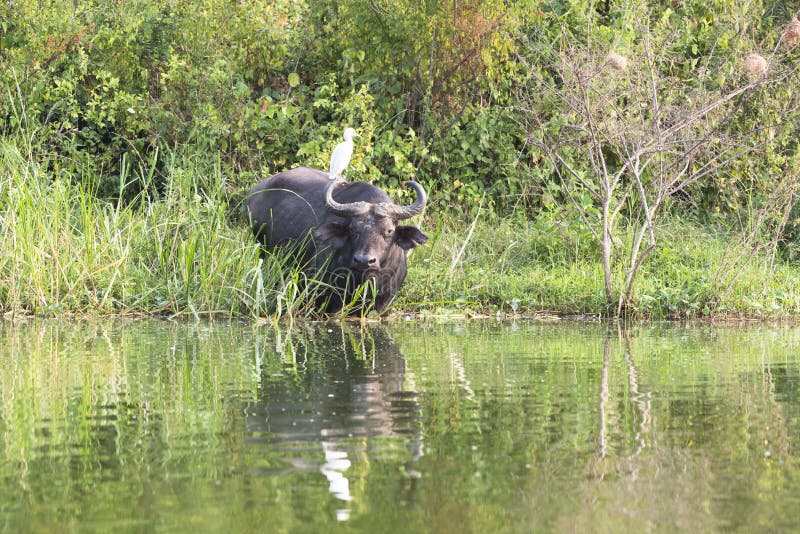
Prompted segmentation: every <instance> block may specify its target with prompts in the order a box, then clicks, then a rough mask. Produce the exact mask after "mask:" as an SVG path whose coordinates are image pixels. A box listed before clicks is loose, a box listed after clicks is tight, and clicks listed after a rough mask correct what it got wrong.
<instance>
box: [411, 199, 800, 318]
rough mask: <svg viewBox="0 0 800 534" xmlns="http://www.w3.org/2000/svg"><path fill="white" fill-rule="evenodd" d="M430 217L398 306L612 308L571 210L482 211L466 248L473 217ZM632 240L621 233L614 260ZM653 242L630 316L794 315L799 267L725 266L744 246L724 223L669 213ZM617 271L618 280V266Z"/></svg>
mask: <svg viewBox="0 0 800 534" xmlns="http://www.w3.org/2000/svg"><path fill="white" fill-rule="evenodd" d="M436 224H437V226H436V228H435V229H434V230H433V231H432V232H431V234H432V239H431V241H430V242H429V243H428V245H426V246H425V247H421V248H420V249H417V250H415V253H414V257H413V260H412V261H411V262H410V266H409V275H408V278H407V281H406V286H405V287H404V289H403V292H402V295H401V298H399V299H398V300H397V301H396V307H398V308H400V309H412V310H415V311H419V312H421V313H423V314H433V315H440V314H461V315H463V314H466V315H471V314H498V313H499V314H536V313H542V312H546V313H557V314H569V315H574V314H588V315H596V316H609V315H612V314H613V313H614V311H615V310H613V309H611V310H609V309H607V306H606V302H605V296H604V292H603V270H602V265H601V262H600V253H599V249H598V246H597V243H596V241H595V240H593V238H592V236H591V235H590V234H589V233H588V232H587V231H586V230H585V228H584V227H583V226H582V224H581V223H580V221H579V220H578V219H577V218H575V219H572V218H570V217H569V216H567V215H566V214H564V213H562V212H553V213H543V214H541V215H540V216H538V217H537V218H536V219H534V220H522V219H505V220H499V219H487V220H484V221H480V222H479V223H478V224H477V225H476V227H475V231H474V232H473V234H472V236H471V238H470V242H469V243H467V246H466V247H464V240H465V237H466V235H467V233H468V226H469V221H463V220H460V219H459V218H458V216H456V217H453V216H448V215H440V216H439V217H438V221H437V223H436ZM629 238H630V236H625V235H622V243H623V245H622V246H620V248H619V250H617V251H616V255H615V257H616V259H617V260H618V259H620V258H621V257H623V255H624V254H626V252H627V251H626V249H625V245H624V243H629V242H630V239H629ZM658 243H659V245H658V247H657V248H656V250H655V251H654V253H653V255H652V256H651V258H650V260H649V261H648V262H647V263H646V264H645V267H644V269H643V272H642V276H641V279H640V280H639V283H638V284H637V286H636V291H635V303H634V306H633V307H632V310H631V312H632V315H633V318H648V319H663V318H692V317H706V316H714V315H726V316H730V315H735V316H739V315H742V316H748V317H777V316H786V315H798V314H800V266H798V265H796V264H793V263H790V262H788V261H785V260H782V259H781V258H780V257H773V256H770V255H767V254H764V253H757V254H754V255H753V257H752V258H751V259H750V261H748V262H742V261H740V262H739V263H740V264H741V270H740V271H739V270H737V272H736V273H734V272H731V270H730V269H729V266H730V265H731V257H733V256H736V255H742V254H744V253H746V252H747V251H746V250H744V249H743V248H742V247H741V244H740V243H739V242H738V241H737V237H736V235H734V234H733V233H731V232H730V231H729V230H726V229H724V228H722V227H716V226H714V225H711V226H709V227H706V226H704V225H700V224H698V223H694V222H691V221H687V220H683V219H678V218H674V219H671V220H669V221H665V222H664V223H663V224H662V225H661V227H660V233H659V235H658ZM462 249H463V253H462ZM454 260H457V261H454ZM618 264H619V263H618ZM616 277H617V278H616V280H615V284H616V287H619V286H620V285H621V282H622V279H623V277H624V272H623V271H622V269H621V268H620V269H618V270H617V272H616ZM729 284H730V290H727V288H728V285H729ZM726 290H727V291H726Z"/></svg>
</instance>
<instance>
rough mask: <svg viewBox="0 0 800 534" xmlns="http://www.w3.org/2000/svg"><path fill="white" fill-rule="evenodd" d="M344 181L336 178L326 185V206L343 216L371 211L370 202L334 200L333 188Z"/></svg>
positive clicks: (352, 215)
mask: <svg viewBox="0 0 800 534" xmlns="http://www.w3.org/2000/svg"><path fill="white" fill-rule="evenodd" d="M340 183H344V182H342V181H340V180H335V181H333V182H331V183H329V184H328V185H326V186H325V206H326V207H327V208H328V209H329V210H330V211H331V212H333V213H335V214H336V215H339V216H341V217H354V216H356V215H361V214H363V213H366V212H368V211H369V209H370V206H372V204H370V203H369V202H348V203H347V204H339V203H338V202H336V201H335V200H333V188H334V186H335V185H337V184H340Z"/></svg>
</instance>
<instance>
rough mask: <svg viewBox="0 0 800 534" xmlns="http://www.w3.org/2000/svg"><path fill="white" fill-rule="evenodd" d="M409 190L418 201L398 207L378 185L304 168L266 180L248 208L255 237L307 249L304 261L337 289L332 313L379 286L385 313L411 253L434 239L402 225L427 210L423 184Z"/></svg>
mask: <svg viewBox="0 0 800 534" xmlns="http://www.w3.org/2000/svg"><path fill="white" fill-rule="evenodd" d="M406 184H407V185H410V186H412V187H413V188H414V189H415V190H416V192H417V198H416V199H415V200H414V202H413V203H412V204H410V205H408V206H398V205H397V204H395V203H393V202H392V200H391V199H390V198H389V196H388V195H387V194H386V193H385V192H383V191H381V190H380V189H378V188H377V187H375V186H374V185H371V184H368V183H364V182H343V181H341V180H330V179H328V175H327V174H326V173H324V172H322V171H318V170H316V169H310V168H308V167H299V168H297V169H292V170H290V171H285V172H281V173H279V174H276V175H274V176H270V177H269V178H267V179H266V180H264V181H262V182H260V183H259V184H258V185H256V186H255V187H253V188H252V189H251V190H250V191H249V192H248V194H247V199H246V200H245V205H246V209H247V214H248V215H249V218H250V223H251V225H252V229H253V233H254V234H255V236H256V239H258V240H259V242H261V244H262V245H263V246H264V247H265V248H266V249H268V250H271V249H273V248H275V247H277V246H279V245H281V244H287V243H288V244H291V243H295V244H300V246H301V247H303V249H302V260H303V261H304V262H306V264H307V265H308V266H309V267H310V268H311V269H312V271H313V272H314V273H315V274H316V277H317V278H318V279H320V280H322V281H323V282H325V283H326V284H328V285H329V286H330V287H331V288H332V291H329V292H323V295H322V296H321V297H320V299H319V302H318V304H319V305H320V306H321V307H322V308H323V310H324V311H326V312H336V311H339V310H340V309H341V308H342V307H343V306H344V305H345V304H347V303H349V302H350V301H351V300H352V299H353V296H354V295H355V293H356V290H357V289H358V287H359V286H360V285H361V284H363V283H364V282H366V281H368V280H372V281H373V283H374V289H375V293H374V302H373V303H372V306H373V307H374V309H375V310H376V311H377V312H378V313H381V312H383V311H384V310H385V309H386V307H387V306H388V305H389V303H390V302H391V301H392V299H393V298H394V296H395V294H396V293H397V291H398V290H399V289H400V286H401V285H402V283H403V280H404V279H405V277H406V253H407V251H409V250H411V249H412V248H414V247H415V246H417V245H421V244H423V243H425V242H426V241H427V240H428V236H426V235H425V234H423V233H422V232H420V231H419V229H418V228H416V227H414V226H401V225H398V222H399V221H402V220H403V219H408V218H410V217H413V216H414V215H417V214H418V213H420V212H422V209H423V208H424V207H425V202H426V198H427V197H426V195H425V190H424V189H423V188H422V186H421V185H419V184H418V183H417V182H414V181H408V182H406ZM364 311H367V310H361V309H359V308H357V307H356V308H354V309H353V312H354V313H358V312H362V313H363V312H364Z"/></svg>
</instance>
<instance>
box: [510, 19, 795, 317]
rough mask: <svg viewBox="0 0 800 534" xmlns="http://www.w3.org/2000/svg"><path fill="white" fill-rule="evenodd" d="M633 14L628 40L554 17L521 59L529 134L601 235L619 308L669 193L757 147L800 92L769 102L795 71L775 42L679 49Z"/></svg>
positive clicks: (652, 243)
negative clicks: (762, 46)
mask: <svg viewBox="0 0 800 534" xmlns="http://www.w3.org/2000/svg"><path fill="white" fill-rule="evenodd" d="M634 9H635V8H634ZM635 18H636V19H637V21H638V22H637V23H636V24H637V25H636V26H635V28H636V29H635V31H634V32H633V35H632V38H631V39H629V42H628V43H627V44H622V43H619V42H618V43H616V46H615V45H609V44H605V43H601V42H597V41H593V40H592V38H591V34H592V31H591V28H590V30H589V35H590V37H589V38H586V37H584V39H583V42H579V38H576V37H575V36H574V35H573V34H572V33H571V31H570V29H569V28H568V27H567V26H566V25H564V24H563V23H562V25H561V27H560V29H559V31H560V36H559V38H558V39H556V44H555V45H553V44H552V43H551V41H548V40H547V39H544V38H534V39H531V40H530V41H529V43H528V49H527V54H525V55H524V57H522V61H523V62H524V64H525V65H526V66H527V69H528V73H529V80H530V83H529V84H528V85H527V86H526V87H525V89H524V91H523V92H522V93H521V94H520V101H521V102H522V103H523V105H522V110H521V111H522V113H521V116H522V117H523V120H524V122H525V127H526V128H527V131H528V136H529V139H530V140H531V142H532V143H533V144H535V146H537V147H539V148H540V149H541V150H542V151H543V152H544V153H545V154H546V155H547V157H548V158H549V161H550V163H551V165H552V172H553V174H554V175H555V176H556V177H557V180H558V182H559V183H560V184H561V189H562V191H563V194H564V196H565V197H566V198H567V199H569V202H570V203H571V204H572V205H573V206H574V207H575V208H576V210H577V211H578V213H579V215H580V217H581V219H582V220H583V222H584V223H585V224H586V226H587V227H588V228H589V230H590V231H591V233H592V235H593V236H594V237H595V239H597V241H598V243H599V245H600V250H601V254H602V264H603V276H604V291H605V297H606V301H607V304H608V307H609V309H613V308H614V307H615V308H616V313H617V315H622V314H624V313H625V311H626V310H627V308H628V307H629V305H631V304H632V301H633V292H634V286H635V281H636V279H637V276H638V274H639V272H640V269H641V267H642V265H643V264H644V262H645V261H646V259H647V258H648V256H649V255H650V253H651V252H652V251H653V250H654V249H655V247H656V245H657V230H658V224H659V221H660V220H661V218H662V217H663V215H664V213H665V211H666V210H667V209H668V208H669V206H670V205H671V204H672V202H671V199H673V198H675V197H676V195H677V196H680V195H686V194H688V193H689V191H690V188H691V187H692V186H693V185H694V184H696V183H698V182H700V181H703V180H706V179H709V178H711V177H715V176H719V175H720V173H722V172H724V171H725V169H726V168H728V167H729V166H730V165H731V164H732V163H734V162H737V161H739V160H741V159H742V158H744V157H746V156H753V157H755V156H756V155H758V154H761V153H762V151H763V150H764V149H765V148H767V147H768V146H769V145H770V144H771V143H773V142H774V141H775V139H776V138H777V136H778V135H777V134H778V133H780V132H781V131H782V129H783V128H784V127H785V126H784V125H786V124H789V121H788V119H789V118H790V117H792V116H794V115H795V114H796V113H797V109H798V106H797V101H796V98H795V99H792V100H793V101H792V102H789V103H786V102H784V103H781V104H780V105H770V103H771V102H773V101H770V100H769V97H770V94H771V91H774V90H775V88H776V87H779V86H780V85H781V84H782V83H784V82H786V81H787V80H788V79H789V78H790V76H792V75H793V74H796V72H797V61H796V59H794V58H793V57H792V56H791V55H790V54H784V53H783V51H784V50H786V47H784V46H781V43H780V41H779V43H778V45H777V46H776V47H775V48H774V49H773V50H772V52H770V53H769V54H767V57H764V56H762V55H760V54H758V53H755V52H753V53H750V54H747V55H746V57H745V58H743V59H742V58H741V57H737V56H736V55H735V50H733V49H729V50H728V51H727V53H726V54H723V53H722V51H720V50H719V49H718V48H717V47H712V48H711V49H710V51H709V52H708V53H707V54H706V55H703V56H698V57H687V56H686V55H685V50H684V49H682V48H681V47H680V46H679V43H677V42H676V36H675V33H674V32H672V31H668V28H666V27H664V26H659V24H654V25H653V26H651V24H650V23H649V22H648V20H649V17H648V16H641V17H635ZM606 30H607V28H606ZM598 33H599V32H598ZM765 96H766V97H767V98H764V97H765ZM762 101H766V104H765V103H764V102H762ZM787 104H788V105H787ZM621 219H622V220H624V224H621ZM622 230H628V231H630V236H631V237H630V243H629V244H628V246H627V250H626V252H627V254H626V255H625V256H624V257H621V256H620V255H617V256H615V254H614V249H615V248H617V247H621V246H622V241H621V239H620V237H619V234H620V233H622ZM618 268H621V271H622V273H621V274H622V275H621V277H620V278H621V281H620V280H618V279H615V278H616V276H615V275H616V273H617V269H618ZM616 282H620V286H619V288H618V289H616V288H615V283H616Z"/></svg>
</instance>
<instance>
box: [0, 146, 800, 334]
mask: <svg viewBox="0 0 800 534" xmlns="http://www.w3.org/2000/svg"><path fill="white" fill-rule="evenodd" d="M25 146H26V144H25V143H24V142H21V141H20V142H17V141H15V140H14V139H8V138H6V139H2V140H1V141H0V311H2V313H4V314H11V315H13V314H24V315H42V316H63V315H125V314H148V315H168V316H186V317H193V318H200V317H205V316H210V315H214V316H228V317H251V318H263V317H268V318H270V319H273V320H279V319H281V318H295V317H318V316H319V314H317V312H316V310H315V301H316V299H317V297H318V296H319V292H320V291H323V290H325V289H326V288H325V287H324V285H323V284H321V283H319V282H315V281H314V280H310V279H309V278H308V276H307V274H306V273H305V272H304V271H303V269H302V268H301V266H299V265H298V263H297V262H296V261H295V259H294V256H293V255H292V253H291V252H290V251H286V252H278V253H272V254H263V253H262V252H261V251H260V249H259V246H258V245H257V243H256V242H255V241H254V239H253V238H252V236H251V233H250V230H249V229H248V228H247V225H246V224H245V222H244V221H243V220H242V218H241V217H238V219H237V213H238V207H236V206H235V205H233V203H232V202H231V201H230V198H232V197H235V194H232V193H236V192H238V191H229V189H230V186H229V184H228V183H227V181H226V177H225V176H224V173H223V172H222V171H221V170H219V167H215V166H214V165H210V166H209V165H201V164H200V163H198V162H197V161H198V160H197V159H192V158H185V157H184V158H182V157H180V156H178V155H174V154H166V155H159V156H158V157H161V158H163V160H162V162H163V164H162V165H160V168H161V171H160V172H163V173H165V180H164V183H165V184H166V185H165V186H164V187H163V189H162V190H159V191H154V190H153V189H152V188H150V187H148V186H147V184H148V183H149V181H150V180H151V179H152V174H153V172H155V171H154V169H155V167H156V166H155V164H154V162H153V161H150V162H147V161H141V162H138V163H135V164H134V163H127V162H126V163H125V164H124V165H123V168H122V169H120V171H119V180H120V188H119V189H120V190H121V191H122V192H123V193H124V192H125V191H126V190H128V189H130V190H131V191H132V193H131V194H130V195H121V197H122V198H125V199H126V200H125V201H124V202H122V201H109V200H102V199H100V198H98V196H97V195H96V194H95V193H96V192H95V188H96V185H95V184H96V183H97V180H96V177H94V176H92V175H91V174H90V173H87V172H85V171H84V170H83V169H82V168H81V166H80V165H79V164H78V163H76V162H72V161H64V160H61V159H58V158H56V157H54V156H53V157H50V156H46V155H45V156H42V155H38V154H31V153H30V152H29V151H26V150H25V149H24V148H22V147H25ZM208 169H211V170H210V171H209V170H208ZM434 209H435V206H434ZM473 222H475V224H474V226H473V224H472V223H473ZM419 224H420V226H421V227H422V229H423V231H425V232H426V233H428V234H430V235H431V238H432V239H431V240H430V242H429V243H428V244H426V245H425V246H422V247H419V248H418V249H415V250H414V252H413V254H412V255H411V257H410V259H409V274H408V277H407V280H406V283H405V285H404V286H403V288H402V289H401V291H400V293H399V295H398V298H397V299H396V300H395V303H394V305H393V309H394V311H395V312H396V313H399V312H418V313H422V314H434V315H438V314H462V315H470V314H495V313H500V314H506V313H516V314H532V313H539V312H555V313H564V314H591V315H608V314H610V313H612V311H609V310H607V308H606V303H605V298H604V294H603V288H602V279H603V276H602V267H601V265H600V261H599V252H598V249H597V244H596V243H595V242H594V240H593V239H592V237H591V235H589V234H588V232H586V231H585V230H584V228H583V226H582V225H581V224H580V222H579V221H578V220H575V221H574V222H571V220H570V217H568V216H566V215H565V214H563V213H550V214H548V213H544V214H541V215H540V216H538V217H537V218H536V219H534V220H523V219H521V218H518V219H509V220H502V219H498V218H496V217H495V218H492V217H487V218H480V217H479V218H476V219H473V220H466V219H463V218H461V217H460V216H452V215H447V214H442V213H438V214H437V213H436V212H435V211H433V212H429V214H428V215H427V216H426V218H425V219H424V220H423V221H421V222H419ZM658 239H659V246H658V248H657V249H656V251H655V252H654V253H653V255H652V257H651V259H650V261H649V262H648V263H647V264H646V265H645V268H644V270H643V272H642V276H641V279H640V282H639V284H638V286H637V289H636V293H635V298H636V301H635V305H634V307H633V311H634V314H635V315H636V316H639V317H647V318H665V317H698V316H709V315H713V314H720V313H722V314H736V315H739V314H741V315H747V316H780V315H796V314H800V269H798V267H797V266H796V265H793V264H790V263H787V262H785V261H781V260H780V258H778V259H777V260H774V258H771V257H768V256H766V255H764V254H755V255H754V256H753V258H752V260H751V261H749V263H746V264H744V265H743V267H742V268H741V270H740V271H738V272H737V274H736V276H735V277H732V276H731V273H729V272H726V265H729V264H730V258H731V255H735V254H740V253H741V250H740V249H737V248H736V247H734V246H733V245H732V243H734V242H735V240H733V238H732V235H731V234H730V233H728V232H725V231H723V230H714V229H713V228H712V229H709V228H707V227H701V226H700V225H697V224H693V223H691V222H687V221H684V220H678V219H675V220H672V221H669V222H668V223H666V224H663V225H662V226H661V234H660V235H659V238H658ZM622 241H623V243H624V242H626V241H627V240H626V239H624V236H623V240H622ZM624 252H625V251H624V246H623V247H622V248H621V249H620V251H619V254H623V253H624ZM773 260H774V261H773ZM618 276H619V277H620V280H618V281H617V282H618V283H619V281H621V277H622V273H621V272H620V273H618ZM369 295H370V292H369V291H368V290H364V291H361V292H358V293H357V295H356V297H355V302H354V303H353V304H352V305H350V306H347V307H346V308H345V311H349V310H351V309H352V306H353V305H359V304H360V303H361V300H364V299H368V298H369Z"/></svg>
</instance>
